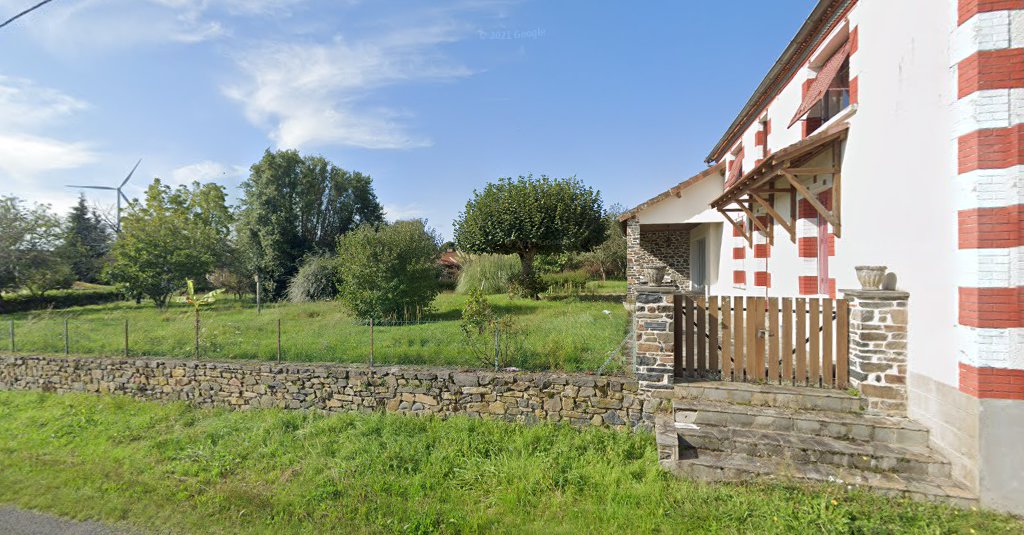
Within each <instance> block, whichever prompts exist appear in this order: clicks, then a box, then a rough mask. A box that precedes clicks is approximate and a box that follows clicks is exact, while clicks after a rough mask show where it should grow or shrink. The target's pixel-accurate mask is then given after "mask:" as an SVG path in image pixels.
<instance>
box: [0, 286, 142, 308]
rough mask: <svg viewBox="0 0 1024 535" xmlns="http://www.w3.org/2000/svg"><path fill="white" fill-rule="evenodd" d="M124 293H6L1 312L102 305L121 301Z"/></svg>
mask: <svg viewBox="0 0 1024 535" xmlns="http://www.w3.org/2000/svg"><path fill="white" fill-rule="evenodd" d="M123 299H124V294H122V293H121V292H120V291H118V290H117V289H114V288H103V289H96V290H57V291H54V292H51V293H49V294H47V295H45V296H33V295H28V294H18V295H5V296H4V297H3V299H0V314H10V313H13V312H25V311H29V310H43V309H47V308H71V307H79V306H87V305H100V304H103V303H110V302H113V301H121V300H123Z"/></svg>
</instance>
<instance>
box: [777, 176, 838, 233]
mask: <svg viewBox="0 0 1024 535" xmlns="http://www.w3.org/2000/svg"><path fill="white" fill-rule="evenodd" d="M782 176H784V177H786V180H788V181H789V183H790V184H792V185H793V188H794V189H796V190H797V191H799V192H800V195H802V196H803V197H804V199H807V202H809V203H810V204H811V206H813V207H814V209H815V210H816V211H817V212H818V213H819V214H821V216H822V217H824V218H825V220H826V221H828V222H829V223H831V224H832V227H833V228H838V227H839V221H837V220H836V218H835V216H834V215H832V212H829V211H828V210H826V209H825V207H824V206H822V204H821V203H820V202H818V199H816V198H814V195H813V194H812V193H811V192H810V191H808V190H807V188H805V187H804V185H803V184H801V183H800V182H798V181H797V179H796V177H795V176H793V175H791V174H789V173H787V172H785V171H783V172H782Z"/></svg>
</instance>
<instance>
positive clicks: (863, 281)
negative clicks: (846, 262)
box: [853, 266, 887, 290]
mask: <svg viewBox="0 0 1024 535" xmlns="http://www.w3.org/2000/svg"><path fill="white" fill-rule="evenodd" d="M853 269H855V270H856V271H857V280H858V281H860V288H861V289H862V290H878V289H881V287H882V281H883V280H884V279H885V270H886V269H887V268H886V266H855V267H854V268H853Z"/></svg>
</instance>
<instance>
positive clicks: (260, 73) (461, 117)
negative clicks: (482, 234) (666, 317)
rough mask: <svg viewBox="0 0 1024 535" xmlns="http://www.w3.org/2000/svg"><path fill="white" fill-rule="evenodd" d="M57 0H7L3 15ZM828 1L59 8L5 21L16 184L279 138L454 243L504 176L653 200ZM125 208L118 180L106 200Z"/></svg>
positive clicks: (1, 4)
mask: <svg viewBox="0 0 1024 535" xmlns="http://www.w3.org/2000/svg"><path fill="white" fill-rule="evenodd" d="M36 2H37V0H0V20H3V19H6V18H7V17H9V16H11V15H14V14H15V13H17V12H19V11H21V10H23V9H25V8H27V7H29V6H31V5H33V4H35V3H36ZM814 4H815V1H814V0H773V1H771V2H764V1H760V0H731V1H718V2H707V1H697V0H673V1H660V2H659V1H650V2H628V1H618V2H612V1H588V0H532V1H531V0H438V1H432V2H426V1H412V0H409V1H400V0H394V1H392V0H362V1H360V0H331V1H314V0H54V1H53V2H51V3H49V4H47V5H45V6H43V7H41V8H40V9H38V10H36V11H34V12H32V13H30V14H29V15H26V16H25V17H23V18H21V19H19V20H18V21H16V22H14V23H13V24H11V25H9V26H7V27H5V28H2V29H0V195H3V194H8V195H9V194H13V195H16V196H18V197H21V198H22V199H25V200H27V201H30V202H40V203H48V204H50V205H52V206H53V208H54V209H56V210H61V211H63V210H66V209H67V208H68V207H69V206H70V205H71V204H73V203H74V202H75V200H76V199H77V196H78V194H79V191H78V190H75V189H69V188H66V187H65V186H64V185H65V184H88V185H116V184H117V183H119V182H120V181H121V180H123V179H124V177H125V175H126V174H127V173H128V171H129V170H130V169H131V167H132V166H133V165H134V164H135V162H136V161H137V160H138V159H139V158H141V159H142V163H141V165H140V166H139V168H138V171H136V173H135V176H134V177H133V178H132V180H131V182H129V185H128V186H127V187H126V188H125V192H126V194H127V195H128V196H129V197H136V196H139V195H141V193H142V191H143V189H144V187H145V186H146V185H147V184H149V183H150V182H151V181H152V180H153V178H154V177H159V178H161V179H162V180H164V181H165V182H169V183H171V184H187V183H190V182H191V181H193V180H199V181H203V182H208V181H214V182H217V183H220V184H223V185H224V186H225V187H226V188H227V189H228V192H229V194H230V196H231V197H230V199H231V201H232V202H234V203H237V201H238V185H239V184H240V183H241V182H242V181H243V180H244V179H245V178H246V177H247V176H248V169H249V166H250V165H252V164H253V163H255V162H256V161H258V160H259V158H260V157H261V156H262V154H263V152H264V151H265V150H267V149H272V150H273V149H279V148H294V149H298V150H300V151H301V152H302V153H309V154H322V155H323V156H325V157H327V158H328V159H329V160H331V161H332V162H334V163H335V164H336V165H338V166H340V167H342V168H345V169H349V170H354V171H360V172H363V173H365V174H369V175H370V176H372V177H373V179H374V187H375V189H376V192H377V196H378V198H379V199H380V201H381V203H382V204H383V206H384V208H385V210H386V212H387V217H388V218H389V219H402V218H410V217H418V218H425V219H427V220H428V222H429V224H430V225H431V226H433V227H434V228H436V229H437V230H438V231H439V233H440V234H441V235H442V236H444V237H446V238H449V237H451V235H452V220H453V219H454V218H455V217H456V216H457V215H458V214H459V212H460V211H461V210H462V209H463V208H464V207H465V203H466V201H467V200H468V199H469V197H470V196H471V195H472V192H473V191H474V189H478V188H481V187H482V186H483V185H484V184H486V183H487V182H489V181H494V180H495V179H497V178H499V177H504V176H518V175H527V174H531V173H532V174H535V175H540V174H546V175H549V176H552V177H566V176H576V177H577V178H579V179H580V180H581V181H583V182H584V183H585V184H587V185H589V186H591V187H594V188H596V189H598V190H600V191H601V193H602V197H603V199H604V201H605V203H606V204H608V205H610V204H613V203H618V204H620V205H623V206H625V207H631V206H634V205H636V204H638V203H640V202H642V201H644V200H645V199H647V198H650V197H652V196H654V195H656V194H657V193H659V192H661V191H663V190H665V189H667V188H668V187H671V186H672V185H674V184H676V183H678V182H679V181H681V180H683V179H685V178H686V177H688V176H691V175H693V174H695V173H697V172H699V171H701V170H702V169H704V168H706V165H705V164H704V163H703V162H704V158H705V156H706V155H707V154H708V152H709V151H710V150H711V148H712V146H713V145H714V144H715V142H716V141H717V140H718V139H719V137H721V135H722V133H723V132H724V130H725V128H726V127H727V126H728V125H729V124H730V123H731V122H732V120H733V118H734V117H735V116H736V114H737V113H738V112H739V110H740V108H741V107H742V106H743V104H744V103H745V102H746V100H747V98H748V97H749V96H750V94H751V93H752V92H753V90H754V88H755V87H756V86H757V84H758V83H759V82H760V81H761V79H762V78H763V77H764V75H765V73H767V71H768V69H770V68H771V65H772V64H773V63H774V62H775V60H776V59H777V57H778V56H779V54H780V53H781V52H782V50H783V49H784V48H785V46H786V45H787V44H788V43H789V40H790V39H791V38H792V37H793V35H794V34H795V33H796V31H797V29H798V28H799V27H800V25H801V24H802V22H803V21H804V20H805V19H806V17H807V15H808V14H809V13H810V11H811V9H812V8H813V6H814ZM87 198H88V199H89V201H90V203H93V204H96V205H98V206H101V207H109V206H112V205H113V201H114V198H113V193H112V192H102V191H92V192H89V193H87Z"/></svg>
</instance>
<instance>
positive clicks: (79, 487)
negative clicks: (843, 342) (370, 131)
mask: <svg viewBox="0 0 1024 535" xmlns="http://www.w3.org/2000/svg"><path fill="white" fill-rule="evenodd" d="M0 503H11V504H16V505H18V506H20V507H24V508H30V509H37V510H42V511H48V512H52V513H56V514H60V515H65V516H69V517H74V518H78V519H95V520H101V521H105V522H109V523H124V524H128V525H131V526H134V527H137V528H141V529H143V530H145V529H146V528H154V529H159V530H161V532H164V530H167V529H174V530H175V531H177V532H181V533H268V534H269V533H273V534H278V533H480V532H497V533H509V532H515V533H572V534H577V533H588V534H590V533H651V532H665V533H759V534H760V533H935V534H939V533H965V534H966V533H985V534H998V533H1021V532H1022V530H1024V525H1022V524H1021V523H1020V522H1019V521H1017V520H1014V519H1012V518H1010V517H1007V516H1001V515H997V514H994V513H988V512H979V511H959V510H956V509H953V508H950V507H946V506H940V505H931V504H922V503H917V502H907V501H902V500H895V499H891V498H885V497H880V496H875V495H871V494H867V493H862V492H852V493H848V492H846V491H844V490H843V489H842V488H839V487H825V486H821V487H799V486H783V485H778V484H747V485H721V484H719V485H713V484H702V483H696V482H691V481H684V480H679V479H675V478H673V477H672V476H669V475H668V474H666V473H664V472H663V471H661V470H660V469H659V468H658V465H657V452H656V449H655V446H654V440H653V437H651V436H650V435H646V434H628V433H617V432H614V431H607V430H600V429H589V430H586V431H578V430H575V429H572V428H568V427H565V426H557V425H535V426H520V425H515V424H508V423H502V422H488V421H481V420H473V419H468V418H462V417H459V418H452V419H449V420H440V419H436V418H429V417H427V418H418V417H410V416H398V415H388V414H379V413H378V414H337V415H322V414H318V413H307V412H297V411H296V412H283V411H277V410H270V411H249V412H230V411H225V410H201V409H195V408H191V407H188V406H185V405H182V404H159V403H151V402H140V401H134V400H131V399H129V398H124V397H99V396H89V395H81V394H76V395H54V394H41V393H28V392H0Z"/></svg>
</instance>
